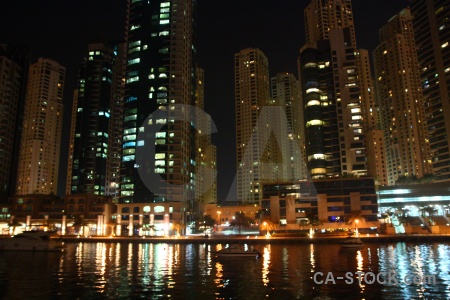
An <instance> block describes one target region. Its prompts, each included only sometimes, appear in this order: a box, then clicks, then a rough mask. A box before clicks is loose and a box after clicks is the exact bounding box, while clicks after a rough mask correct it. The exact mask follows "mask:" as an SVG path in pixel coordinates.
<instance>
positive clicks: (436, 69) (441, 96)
mask: <svg viewBox="0 0 450 300" xmlns="http://www.w3.org/2000/svg"><path fill="white" fill-rule="evenodd" d="M448 4H449V3H448V1H438V0H421V1H413V2H412V4H411V13H412V15H413V28H414V36H415V42H416V49H417V58H418V60H419V65H420V80H421V84H422V86H421V87H422V91H423V101H424V104H425V117H426V120H427V126H428V134H429V145H430V151H431V157H430V159H431V163H432V170H433V173H434V175H435V180H436V181H439V182H444V181H450V141H449V139H448V136H449V135H450V101H449V100H450V99H449V95H450V79H449V74H450V73H449V72H450V54H449V51H450V26H448V24H447V20H448V19H449V17H450V5H448Z"/></svg>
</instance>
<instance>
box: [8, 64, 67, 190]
mask: <svg viewBox="0 0 450 300" xmlns="http://www.w3.org/2000/svg"><path fill="white" fill-rule="evenodd" d="M64 76H65V68H64V67H62V66H61V65H60V64H59V63H57V62H55V61H53V60H51V59H47V58H39V60H38V61H37V62H36V63H34V64H33V65H31V67H30V72H29V79H28V88H27V96H26V102H25V112H24V118H23V132H22V138H21V145H20V158H19V169H18V176H17V192H16V193H17V194H18V195H26V194H50V193H53V194H56V193H57V188H58V168H59V157H60V154H59V152H60V147H61V131H62V118H63V104H62V98H63V89H64Z"/></svg>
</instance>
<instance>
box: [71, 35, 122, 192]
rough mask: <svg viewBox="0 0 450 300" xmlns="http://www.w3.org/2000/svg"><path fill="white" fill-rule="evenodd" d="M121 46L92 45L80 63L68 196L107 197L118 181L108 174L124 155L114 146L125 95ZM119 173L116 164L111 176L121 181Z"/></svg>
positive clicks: (116, 142)
mask: <svg viewBox="0 0 450 300" xmlns="http://www.w3.org/2000/svg"><path fill="white" fill-rule="evenodd" d="M120 45H121V44H119V46H118V45H108V44H104V43H96V44H90V45H89V46H88V53H87V56H86V57H85V58H84V59H83V62H82V64H81V69H80V74H79V79H78V80H79V82H78V88H77V90H76V93H75V97H74V110H73V111H72V126H74V128H72V135H73V136H71V138H72V139H73V140H71V142H70V145H71V147H70V148H69V151H70V153H69V164H70V165H69V172H68V184H69V186H67V193H68V194H97V195H106V194H109V192H110V188H111V183H115V182H118V180H117V179H116V180H114V179H111V178H108V176H107V173H108V171H109V170H111V169H114V168H113V167H111V164H113V163H114V161H115V160H118V159H119V157H120V154H121V153H120V152H119V151H118V147H117V146H116V147H112V145H114V144H118V143H119V142H118V140H119V137H118V136H116V135H117V134H119V133H120V132H121V130H120V125H121V124H120V123H119V122H120V121H121V115H120V113H119V114H117V110H118V111H119V112H120V105H121V103H122V101H121V99H119V97H122V96H123V93H122V92H121V88H122V87H123V84H122V79H123V72H121V71H122V69H121V68H120V66H123V62H122V61H121V57H120V56H119V51H118V50H120V49H121V48H120ZM121 53H123V51H121ZM117 119H118V120H117ZM119 171H120V170H119V168H118V166H117V164H116V169H115V171H111V173H112V175H111V177H112V178H114V177H116V178H119V177H118V176H119Z"/></svg>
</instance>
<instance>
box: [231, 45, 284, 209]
mask: <svg viewBox="0 0 450 300" xmlns="http://www.w3.org/2000/svg"><path fill="white" fill-rule="evenodd" d="M234 66H235V69H234V78H235V80H234V82H235V109H236V145H237V155H236V158H237V177H236V186H237V198H238V199H237V200H238V201H242V202H246V203H260V200H261V197H262V184H263V183H264V182H267V181H268V180H269V178H271V177H272V176H274V174H276V172H274V170H270V169H268V167H269V163H270V162H271V161H272V156H276V155H277V152H276V151H275V149H272V146H273V144H272V143H271V142H270V139H271V131H268V130H262V127H263V126H261V125H262V124H261V123H260V122H261V121H262V120H264V119H263V118H264V116H263V115H262V111H263V110H264V109H265V108H267V107H268V106H271V105H272V102H271V99H270V81H269V65H268V60H267V58H266V56H265V55H264V53H263V52H262V51H261V50H259V49H256V48H247V49H243V50H241V51H240V52H239V53H236V54H235V55H234ZM266 121H268V119H266ZM258 122H259V123H258ZM258 125H259V126H258ZM257 127H258V128H259V129H258V128H257ZM260 129H261V130H260ZM277 179H279V180H283V179H284V178H277Z"/></svg>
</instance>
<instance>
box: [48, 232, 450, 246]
mask: <svg viewBox="0 0 450 300" xmlns="http://www.w3.org/2000/svg"><path fill="white" fill-rule="evenodd" d="M343 238H345V236H327V237H319V236H316V237H314V238H309V237H269V238H267V237H265V236H210V237H204V236H186V237H178V238H171V237H96V236H92V237H76V236H63V237H57V239H62V240H63V241H64V242H68V243H79V242H88V243H98V242H101V243H168V244H222V243H226V244H230V243H247V244H288V243H289V244H316V243H317V244H335V243H338V242H339V241H340V240H341V239H343ZM360 238H361V240H362V241H363V242H364V243H366V244H368V243H397V242H413V243H450V235H435V234H426V235H425V234H424V235H378V236H376V235H369V236H365V235H364V236H360Z"/></svg>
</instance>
